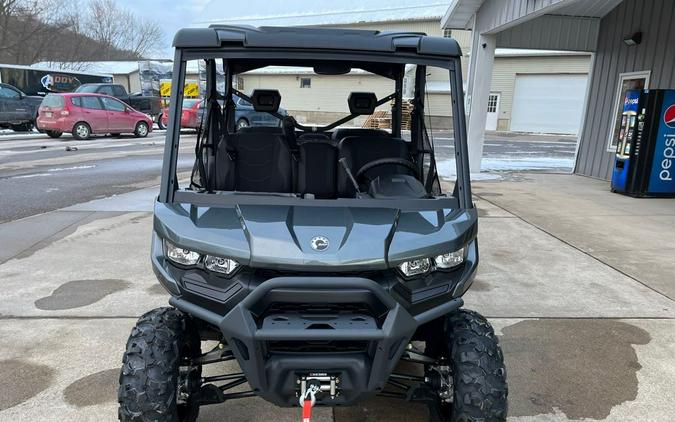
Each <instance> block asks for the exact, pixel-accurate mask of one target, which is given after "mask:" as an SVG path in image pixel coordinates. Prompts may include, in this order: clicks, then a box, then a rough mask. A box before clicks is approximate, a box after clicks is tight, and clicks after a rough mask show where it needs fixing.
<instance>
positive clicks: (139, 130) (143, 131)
mask: <svg viewBox="0 0 675 422" xmlns="http://www.w3.org/2000/svg"><path fill="white" fill-rule="evenodd" d="M148 132H149V129H148V124H147V123H145V122H138V123H136V128H135V129H134V136H135V137H137V138H145V137H146V136H148Z"/></svg>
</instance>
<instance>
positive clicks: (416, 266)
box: [398, 247, 466, 277]
mask: <svg viewBox="0 0 675 422" xmlns="http://www.w3.org/2000/svg"><path fill="white" fill-rule="evenodd" d="M465 251H466V248H464V247H462V248H460V249H458V250H456V251H454V252H449V253H445V254H442V255H438V256H435V257H434V258H433V259H431V258H420V259H414V260H412V261H407V262H404V263H403V264H400V265H399V266H398V270H399V271H400V272H401V274H403V275H404V276H405V277H414V276H416V275H423V274H426V273H429V272H431V271H434V270H437V269H440V270H447V269H452V268H455V267H457V266H459V265H460V264H462V263H463V262H464V255H465Z"/></svg>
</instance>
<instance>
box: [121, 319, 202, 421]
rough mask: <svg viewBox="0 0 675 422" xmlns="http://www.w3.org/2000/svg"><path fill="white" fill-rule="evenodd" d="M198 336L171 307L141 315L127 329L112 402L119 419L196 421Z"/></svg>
mask: <svg viewBox="0 0 675 422" xmlns="http://www.w3.org/2000/svg"><path fill="white" fill-rule="evenodd" d="M200 354H201V351H200V340H199V335H198V333H197V330H196V329H194V327H193V323H192V320H191V319H190V317H188V316H187V315H185V314H183V313H182V312H180V311H178V310H176V309H174V308H158V309H154V310H152V311H150V312H148V313H146V314H145V315H143V316H142V317H141V318H140V319H139V320H138V322H137V323H136V326H135V327H134V328H133V329H132V330H131V335H130V336H129V340H128V341H127V348H126V351H125V352H124V358H123V365H122V372H121V373H120V387H119V390H118V396H117V398H118V402H119V404H120V407H119V412H118V416H119V419H120V420H121V421H134V422H141V421H142V422H146V421H157V422H169V421H170V422H185V421H187V422H192V421H195V420H197V415H198V414H199V405H197V404H196V403H195V400H193V399H192V398H193V397H194V393H195V390H197V389H198V388H199V381H200V378H201V367H194V366H191V365H190V363H191V361H192V358H194V357H196V356H199V355H200Z"/></svg>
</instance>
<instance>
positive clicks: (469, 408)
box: [431, 309, 508, 422]
mask: <svg viewBox="0 0 675 422" xmlns="http://www.w3.org/2000/svg"><path fill="white" fill-rule="evenodd" d="M444 331H445V334H446V335H445V340H444V341H440V340H438V341H437V342H442V343H445V344H438V343H437V344H432V347H431V349H432V350H437V351H440V350H444V352H442V354H444V355H447V356H448V359H447V362H448V365H449V367H450V374H449V376H451V377H452V388H453V396H452V397H453V399H452V402H451V403H447V402H444V401H442V400H440V399H439V402H440V413H441V417H442V418H443V420H444V421H447V422H465V421H484V422H503V421H506V415H507V410H508V401H507V397H508V386H507V383H506V367H505V366H504V356H503V354H502V350H501V347H500V346H499V341H498V340H497V336H496V335H495V333H494V330H493V329H492V326H491V325H490V323H489V322H488V321H487V320H486V319H485V317H483V316H482V315H480V314H479V313H478V312H474V311H470V310H466V309H460V310H459V311H457V312H455V313H453V314H450V315H448V316H447V317H446V318H445V330H444Z"/></svg>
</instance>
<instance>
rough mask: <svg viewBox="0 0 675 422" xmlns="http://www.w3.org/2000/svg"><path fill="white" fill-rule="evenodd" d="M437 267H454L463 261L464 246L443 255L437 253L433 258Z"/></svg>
mask: <svg viewBox="0 0 675 422" xmlns="http://www.w3.org/2000/svg"><path fill="white" fill-rule="evenodd" d="M434 262H435V263H436V267H437V268H443V269H448V268H454V267H456V266H458V265H459V264H461V263H462V262H464V248H463V247H462V248H460V249H458V250H456V251H455V252H450V253H445V254H443V255H438V256H437V257H436V258H434Z"/></svg>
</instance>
